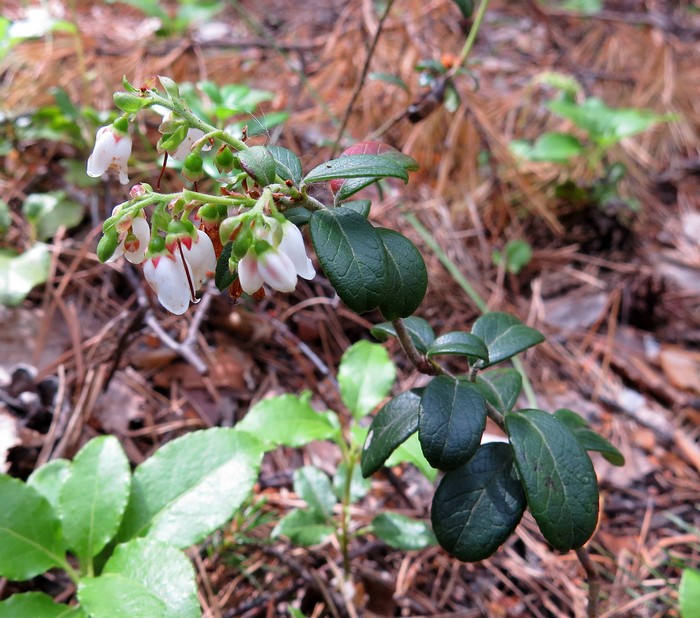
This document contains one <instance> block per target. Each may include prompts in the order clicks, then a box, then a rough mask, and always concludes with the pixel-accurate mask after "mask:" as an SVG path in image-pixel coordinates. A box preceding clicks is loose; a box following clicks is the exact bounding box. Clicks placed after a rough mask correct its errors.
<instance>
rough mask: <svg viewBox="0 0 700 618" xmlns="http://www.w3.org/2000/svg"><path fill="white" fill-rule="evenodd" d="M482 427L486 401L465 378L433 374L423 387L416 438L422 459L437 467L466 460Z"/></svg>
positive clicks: (481, 432) (447, 466)
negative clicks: (421, 451) (418, 441)
mask: <svg viewBox="0 0 700 618" xmlns="http://www.w3.org/2000/svg"><path fill="white" fill-rule="evenodd" d="M485 427H486V401H485V399H484V396H483V395H482V394H481V391H480V390H479V388H477V386H476V385H475V384H473V383H471V382H467V381H466V380H460V379H455V378H451V377H449V376H437V377H436V378H433V379H432V380H431V382H430V383H429V384H428V386H426V387H425V390H423V395H422V396H421V400H420V416H419V419H418V439H419V440H420V444H421V447H422V449H423V454H424V455H425V458H426V459H427V460H428V461H429V462H430V465H431V466H433V467H434V468H437V469H438V470H451V469H453V468H456V467H457V466H460V465H462V464H463V463H465V462H467V461H468V460H469V459H471V457H472V456H473V455H474V453H475V452H476V449H477V448H479V444H480V442H481V436H482V434H483V433H484V429H485Z"/></svg>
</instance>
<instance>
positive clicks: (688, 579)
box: [678, 569, 700, 618]
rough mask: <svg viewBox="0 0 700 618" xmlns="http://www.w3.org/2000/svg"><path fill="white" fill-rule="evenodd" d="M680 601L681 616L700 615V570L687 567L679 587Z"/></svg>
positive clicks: (695, 616)
mask: <svg viewBox="0 0 700 618" xmlns="http://www.w3.org/2000/svg"><path fill="white" fill-rule="evenodd" d="M678 603H679V608H680V612H681V618H698V616H700V571H698V570H697V569H685V570H684V571H683V575H682V576H681V583H680V587H679V589H678Z"/></svg>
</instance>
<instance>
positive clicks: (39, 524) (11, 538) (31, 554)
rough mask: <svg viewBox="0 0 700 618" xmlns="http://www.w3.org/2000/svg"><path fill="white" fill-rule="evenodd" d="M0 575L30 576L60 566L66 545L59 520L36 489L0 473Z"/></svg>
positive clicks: (28, 577) (24, 577)
mask: <svg viewBox="0 0 700 618" xmlns="http://www.w3.org/2000/svg"><path fill="white" fill-rule="evenodd" d="M0 504H2V505H3V506H2V508H1V509H0V538H1V539H2V542H1V543H0V576H2V577H7V578H8V579H17V580H23V579H31V578H32V577H34V576H35V575H39V574H40V573H43V572H44V571H48V570H49V569H50V568H52V567H55V566H60V565H61V564H62V562H63V560H64V553H65V549H64V546H63V537H62V535H61V522H60V521H59V519H58V516H57V515H56V513H54V511H53V509H52V508H51V505H50V504H49V501H48V500H47V499H46V498H44V497H43V496H42V495H41V494H40V493H39V492H38V491H37V490H36V489H34V488H33V487H30V486H28V485H25V484H24V483H23V482H22V481H19V480H17V479H14V478H12V477H10V476H7V475H6V474H1V475H0Z"/></svg>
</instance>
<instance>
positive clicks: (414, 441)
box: [384, 432, 438, 482]
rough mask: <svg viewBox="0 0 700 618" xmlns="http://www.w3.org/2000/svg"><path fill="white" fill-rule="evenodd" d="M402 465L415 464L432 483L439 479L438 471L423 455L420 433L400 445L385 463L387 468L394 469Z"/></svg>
mask: <svg viewBox="0 0 700 618" xmlns="http://www.w3.org/2000/svg"><path fill="white" fill-rule="evenodd" d="M402 463H410V464H413V465H414V466H415V467H416V468H418V470H420V472H421V473H422V474H423V476H424V477H425V478H427V479H428V480H429V481H431V482H433V481H434V480H435V479H436V477H437V473H438V471H437V470H436V469H435V468H433V467H432V466H431V465H430V464H429V463H428V460H427V459H426V458H425V455H423V449H422V448H421V445H420V441H419V440H418V432H416V433H414V434H412V435H410V436H409V437H408V438H407V439H406V440H405V441H404V442H402V443H401V444H399V445H398V446H397V447H396V449H394V452H393V453H392V454H391V456H390V457H389V459H387V460H386V462H384V465H385V466H386V467H387V468H392V467H393V466H398V465H399V464H402Z"/></svg>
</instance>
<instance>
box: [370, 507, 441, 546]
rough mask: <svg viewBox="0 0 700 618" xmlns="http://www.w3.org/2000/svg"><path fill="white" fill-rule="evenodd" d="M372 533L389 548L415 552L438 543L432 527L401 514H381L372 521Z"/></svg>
mask: <svg viewBox="0 0 700 618" xmlns="http://www.w3.org/2000/svg"><path fill="white" fill-rule="evenodd" d="M372 532H374V534H376V535H377V536H378V537H379V538H380V539H381V540H382V541H384V542H385V543H386V544H387V545H388V546H389V547H393V548H395V549H402V550H404V551H414V550H417V549H425V548H426V547H429V546H430V545H435V543H436V542H437V541H436V539H435V535H434V534H433V531H432V530H431V528H430V526H429V525H428V524H427V523H426V522H424V521H418V520H416V519H412V518H411V517H406V516H405V515H401V514H399V513H389V512H387V513H380V514H379V515H377V516H376V517H375V518H374V519H373V520H372Z"/></svg>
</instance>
